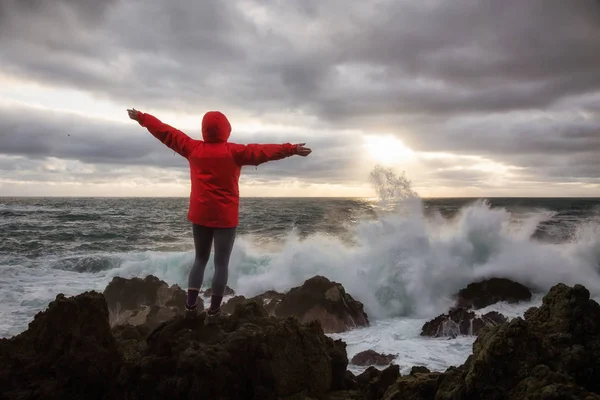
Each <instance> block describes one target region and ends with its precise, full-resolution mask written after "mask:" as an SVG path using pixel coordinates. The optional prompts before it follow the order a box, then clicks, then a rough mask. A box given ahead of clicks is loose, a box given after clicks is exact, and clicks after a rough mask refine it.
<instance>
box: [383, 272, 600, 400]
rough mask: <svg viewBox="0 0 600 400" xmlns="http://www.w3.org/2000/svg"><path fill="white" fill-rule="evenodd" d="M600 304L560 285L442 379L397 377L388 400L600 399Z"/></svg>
mask: <svg viewBox="0 0 600 400" xmlns="http://www.w3.org/2000/svg"><path fill="white" fill-rule="evenodd" d="M599 359H600V305H598V303H596V302H595V301H593V300H591V299H590V294H589V291H588V290H587V289H586V288H585V287H583V286H581V285H575V286H574V287H568V286H566V285H564V284H558V285H555V286H554V287H552V289H551V290H550V291H549V292H548V294H547V295H546V296H545V297H544V299H543V303H542V306H540V307H539V308H535V307H534V308H531V309H530V310H528V311H527V312H526V313H525V318H524V319H523V318H515V319H514V320H512V321H511V322H508V323H504V324H501V325H498V326H495V327H492V328H489V329H486V330H484V331H483V332H482V333H481V335H480V336H479V337H478V338H477V340H476V341H475V343H474V344H473V354H472V355H471V356H470V357H469V358H468V359H467V361H466V362H465V363H464V364H463V365H461V366H460V367H458V368H449V369H448V370H447V371H446V372H444V373H443V374H440V373H425V374H415V375H414V376H409V377H402V378H400V379H399V380H398V381H397V382H396V383H395V384H394V385H392V387H390V389H389V390H388V392H387V393H386V394H385V396H384V399H388V400H391V399H401V398H402V399H425V398H430V399H433V398H435V399H436V400H451V399H466V400H470V399H492V400H504V399H506V400H508V399H511V400H525V399H588V400H592V399H596V400H598V399H600V364H599V363H598V360H599Z"/></svg>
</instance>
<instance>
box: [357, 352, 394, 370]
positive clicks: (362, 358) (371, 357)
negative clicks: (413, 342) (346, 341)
mask: <svg viewBox="0 0 600 400" xmlns="http://www.w3.org/2000/svg"><path fill="white" fill-rule="evenodd" d="M395 358H396V356H395V355H393V354H380V353H377V352H376V351H373V350H365V351H361V352H360V353H357V354H356V355H355V356H354V357H352V360H351V361H350V362H351V363H352V364H354V365H360V366H369V365H388V364H390V363H391V362H392V361H394V359H395Z"/></svg>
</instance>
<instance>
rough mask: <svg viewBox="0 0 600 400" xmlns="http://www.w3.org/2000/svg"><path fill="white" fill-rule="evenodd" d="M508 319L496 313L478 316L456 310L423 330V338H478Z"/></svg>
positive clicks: (427, 323) (426, 324) (462, 310)
mask: <svg viewBox="0 0 600 400" xmlns="http://www.w3.org/2000/svg"><path fill="white" fill-rule="evenodd" d="M507 320H508V319H507V318H506V317H505V316H504V315H502V314H500V313H498V312H496V311H491V312H489V313H486V314H483V315H481V316H477V315H476V314H475V313H474V312H472V311H468V310H466V309H464V308H454V309H452V310H450V311H449V312H448V313H447V314H442V315H440V316H438V317H436V318H434V319H432V320H431V321H429V322H426V323H425V324H424V325H423V328H422V329H421V336H430V337H448V338H456V337H457V336H460V335H475V336H478V335H479V334H480V333H481V332H482V331H483V329H484V328H486V327H491V326H496V325H499V324H503V323H505V322H506V321H507Z"/></svg>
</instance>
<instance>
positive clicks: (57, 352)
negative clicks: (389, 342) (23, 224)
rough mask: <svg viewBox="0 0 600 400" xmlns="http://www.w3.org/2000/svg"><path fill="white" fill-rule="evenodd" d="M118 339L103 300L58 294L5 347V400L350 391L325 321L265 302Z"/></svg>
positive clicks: (1, 394)
mask: <svg viewBox="0 0 600 400" xmlns="http://www.w3.org/2000/svg"><path fill="white" fill-rule="evenodd" d="M205 318H206V314H204V313H200V314H199V315H196V316H189V315H188V316H176V317H174V318H172V319H171V320H169V321H167V322H165V323H163V324H161V325H160V326H159V327H158V328H157V329H155V330H154V331H152V332H151V333H149V332H148V327H147V326H146V325H140V326H133V325H121V326H117V327H115V328H114V329H113V330H111V327H110V325H109V321H108V308H107V306H106V302H105V301H104V298H103V296H102V295H101V294H99V293H94V292H89V293H85V294H82V295H80V296H76V297H72V298H65V297H64V296H62V295H60V296H58V297H57V299H56V301H55V302H53V303H51V304H50V306H49V308H48V310H47V311H45V312H43V313H40V314H38V315H37V316H36V318H35V320H34V321H33V322H32V323H31V324H30V327H29V329H28V330H27V331H25V332H24V333H22V334H21V335H19V336H17V337H15V338H12V339H9V340H7V339H3V340H0V387H1V388H2V390H1V391H0V399H2V400H4V399H34V398H35V399H58V398H60V399H76V398H77V399H79V398H92V399H128V400H138V399H139V400H142V399H144V400H146V399H155V398H169V399H188V398H218V399H246V398H248V399H259V398H260V399H266V400H269V399H273V400H274V399H279V398H324V397H325V396H326V395H327V394H328V393H329V392H330V391H332V390H344V389H346V386H348V375H347V371H346V368H347V365H348V358H347V356H346V345H345V343H344V342H342V341H340V340H333V339H331V338H329V337H327V336H326V335H325V334H324V333H323V330H322V328H321V326H320V325H319V324H318V323H317V322H313V323H309V324H300V323H299V322H298V321H297V320H296V319H294V318H285V319H281V318H274V317H269V316H268V313H267V311H266V310H265V309H264V307H263V306H262V305H261V304H259V303H257V302H245V303H243V304H240V305H239V306H238V307H236V309H235V310H234V312H233V314H232V315H230V316H224V317H222V318H220V319H218V320H216V321H215V322H214V323H213V324H209V325H205V323H204V322H205V321H204V320H205Z"/></svg>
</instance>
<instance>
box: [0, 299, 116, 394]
mask: <svg viewBox="0 0 600 400" xmlns="http://www.w3.org/2000/svg"><path fill="white" fill-rule="evenodd" d="M121 366H122V356H121V354H120V353H119V350H118V344H117V341H116V339H115V337H114V336H113V335H112V332H111V328H110V325H109V323H108V309H107V306H106V302H105V301H104V297H103V296H102V295H101V294H99V293H96V292H86V293H83V294H80V295H78V296H75V297H69V298H67V297H65V296H63V295H62V294H59V295H58V296H56V299H55V300H54V301H53V302H51V303H50V304H49V305H48V308H47V309H46V310H45V311H43V312H40V313H38V314H37V315H36V316H35V318H34V320H33V321H32V322H31V323H30V324H29V329H27V330H26V331H25V332H23V333H21V334H20V335H18V336H15V337H13V338H11V339H1V340H0V388H1V389H0V399H7V400H8V399H59V398H60V399H84V398H105V396H110V395H113V394H114V393H115V391H116V378H117V376H118V374H119V371H120V368H121Z"/></svg>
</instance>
